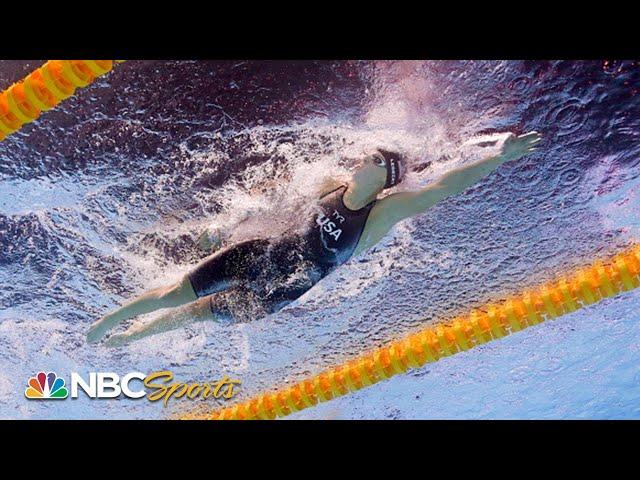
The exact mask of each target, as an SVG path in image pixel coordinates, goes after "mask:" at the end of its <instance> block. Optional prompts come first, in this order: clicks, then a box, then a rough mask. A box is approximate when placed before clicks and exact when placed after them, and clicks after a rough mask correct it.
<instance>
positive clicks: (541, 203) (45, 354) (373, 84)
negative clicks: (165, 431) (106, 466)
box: [0, 61, 640, 419]
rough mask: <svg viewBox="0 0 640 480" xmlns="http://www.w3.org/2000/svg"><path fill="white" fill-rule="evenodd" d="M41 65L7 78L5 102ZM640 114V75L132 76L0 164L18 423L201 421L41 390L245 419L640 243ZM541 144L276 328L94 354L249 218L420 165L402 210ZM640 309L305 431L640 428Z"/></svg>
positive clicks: (309, 298)
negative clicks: (136, 376)
mask: <svg viewBox="0 0 640 480" xmlns="http://www.w3.org/2000/svg"><path fill="white" fill-rule="evenodd" d="M40 63H41V62H36V61H24V62H20V61H0V88H6V87H8V86H9V85H10V84H11V83H12V82H14V81H17V80H19V79H20V78H23V77H24V76H25V75H26V74H27V73H28V72H30V71H31V70H33V69H34V68H37V67H38V66H39V65H40ZM639 91H640V66H639V65H638V63H637V62H632V61H623V62H621V61H601V62H595V61H594V62H565V61H545V62H533V61H446V62H445V61H420V62H389V61H385V62H369V61H367V62H326V61H319V62H266V61H262V62H240V61H238V62H231V61H224V62H209V61H207V62H203V61H129V62H126V63H124V64H121V65H117V66H116V67H115V68H114V70H113V71H112V72H111V73H110V74H108V75H106V76H105V77H101V78H100V79H98V80H97V81H96V83H95V84H94V85H92V86H91V87H89V88H87V89H84V90H82V91H79V92H78V94H77V95H76V96H74V97H73V98H71V99H69V100H67V101H66V102H64V103H63V104H62V105H60V107H58V108H56V109H55V110H52V111H50V112H47V113H46V114H43V116H42V117H41V119H40V120H38V121H37V122H35V123H33V124H30V125H27V126H25V127H24V128H23V129H22V130H21V131H20V132H19V133H17V134H14V135H12V136H11V137H9V138H8V139H6V140H5V141H3V142H2V143H0V244H1V245H0V247H1V248H0V285H2V288H1V289H0V418H165V417H167V416H170V415H173V414H175V413H179V412H180V411H184V410H185V409H189V408H190V407H192V406H193V402H189V401H188V400H176V401H175V402H171V403H169V405H168V407H163V406H162V405H161V404H160V403H151V402H148V401H146V400H129V399H119V400H90V399H87V398H82V397H81V398H79V399H77V400H70V399H67V400H65V401H58V402H34V401H27V400H26V399H25V398H24V389H25V388H26V382H27V379H28V378H29V377H30V376H32V375H34V374H35V373H36V372H37V371H39V370H41V369H45V370H47V371H49V370H53V371H56V372H58V373H59V374H61V375H63V376H65V375H67V377H68V372H71V371H76V372H79V373H81V374H83V375H86V374H88V373H89V372H92V371H112V372H119V373H120V374H124V373H127V372H130V371H142V372H149V373H150V372H152V371H156V370H171V371H172V372H173V373H174V375H175V376H176V378H179V379H182V380H184V381H186V382H191V381H207V380H212V379H216V378H219V377H220V375H221V374H227V375H229V376H231V377H237V378H240V379H241V380H242V388H241V390H240V398H246V397H248V396H251V395H252V394H255V393H257V392H259V391H262V390H263V389H266V388H271V387H273V386H276V385H283V384H285V383H286V382H290V381H295V380H299V379H301V378H303V377H305V376H307V375H309V374H312V373H316V372H318V371H320V370H321V369H323V368H326V367H328V366H331V365H333V364H335V363H337V362H342V361H344V360H347V359H349V358H352V357H353V356H355V355H357V354H359V353H361V352H362V351H363V350H368V349H371V348H374V347H377V346H380V345H382V344H384V343H385V342H386V341H389V340H391V339H394V338H397V337H399V336H401V335H403V334H404V333H407V332H410V331H413V330H415V329H416V328H419V327H422V326H425V325H429V324H432V323H435V322H437V321H438V320H439V319H446V318H449V317H451V316H452V315H454V314H455V313H458V312H463V311H467V310H469V309H470V308H473V307H475V306H479V305H482V304H485V303H487V302H489V301H493V300H498V299H500V298H502V297H504V296H506V295H508V294H510V293H516V292H519V291H521V290H522V289H524V288H526V287H529V286H533V285H536V284H538V283H541V282H543V281H546V280H548V279H551V278H553V276H554V275H555V274H556V273H557V272H560V271H564V270H567V269H571V268H573V267H576V266H580V265H585V264H588V263H591V261H592V259H594V258H601V257H606V256H608V255H609V254H611V253H613V252H616V251H618V250H620V249H621V248H623V247H625V246H627V245H630V244H632V243H635V242H637V241H638V239H639V238H640V215H639V214H638V212H640V208H639V207H640V181H639V174H640V166H639V164H640V142H639V139H640V96H639V95H638V92H639ZM530 130H537V131H539V132H542V133H543V135H544V140H543V142H542V145H541V148H540V150H539V151H537V152H536V153H535V154H532V155H529V156H527V157H525V158H523V159H521V160H520V161H518V162H512V163H508V164H505V165H503V166H502V167H501V168H500V169H499V170H498V171H497V172H495V173H494V174H492V175H491V176H489V177H487V178H486V179H484V180H483V181H482V182H480V183H479V184H477V185H475V186H474V187H472V188H470V189H468V190H467V191H466V192H464V193H463V194H461V195H459V196H458V197H455V198H452V199H448V200H446V201H444V202H443V203H441V204H440V205H438V206H436V207H434V208H433V209H431V210H430V211H428V212H426V213H424V214H423V215H420V216H418V217H416V218H414V219H411V220H409V221H405V222H403V223H401V224H399V225H397V226H396V227H395V228H394V230H393V231H392V232H391V233H390V234H389V235H388V236H387V237H386V238H385V239H384V240H383V242H381V244H380V245H379V246H377V247H376V248H374V249H372V250H371V251H370V252H367V253H365V254H364V255H362V256H360V257H359V258H356V259H353V260H352V261H350V262H349V263H348V264H346V265H345V266H343V267H342V268H341V269H339V270H338V271H336V272H334V273H332V274H331V275H330V276H329V277H327V278H326V279H324V280H323V281H322V282H321V283H320V284H318V285H316V287H314V288H313V289H312V290H311V291H309V292H307V293H306V294H305V295H304V296H303V297H302V298H301V299H299V300H298V301H296V302H294V303H293V304H291V305H290V306H288V307H287V308H285V309H284V310H282V311H281V312H279V313H277V314H275V315H272V316H270V317H268V318H266V319H263V320H259V321H254V322H250V323H244V324H235V325H218V324H215V323H210V322H208V323H201V324H195V325H192V326H189V327H187V328H184V329H180V330H176V331H173V332H170V333H167V334H164V335H158V336H154V337H150V338H148V339H145V340H142V341H140V342H138V343H135V344H132V345H131V346H128V347H125V348H119V349H109V348H107V347H105V346H104V345H86V344H85V341H84V338H85V335H86V332H87V329H88V327H89V325H90V324H91V323H92V322H93V321H95V319H96V318H98V317H99V316H101V315H103V314H104V313H105V312H106V311H108V310H110V309H112V308H114V307H116V306H118V305H119V304H120V303H122V302H123V301H125V300H126V299H128V298H130V297H131V296H133V295H135V294H139V293H142V292H143V291H144V290H146V289H149V288H153V287H157V286H161V285H164V284H166V283H169V282H172V281H175V280H177V279H178V278H180V276H181V275H183V274H184V273H185V272H187V271H188V270H189V269H190V267H191V266H193V265H194V264H195V263H196V262H197V261H198V260H199V259H200V258H201V257H202V256H203V255H204V253H203V252H202V251H201V250H200V249H199V248H198V246H197V237H198V235H199V234H200V233H201V232H202V230H203V229H205V228H213V227H218V226H233V225H234V224H236V223H238V222H239V220H240V219H241V218H244V217H245V216H249V217H250V218H251V219H252V220H253V221H254V223H255V225H256V228H258V230H260V229H276V228H280V229H283V230H286V229H287V228H288V227H290V226H291V225H290V224H291V222H292V221H294V220H295V215H291V214H290V212H295V211H296V208H297V207H298V206H299V205H300V204H302V203H304V202H305V201H306V200H307V199H309V198H310V197H311V196H313V195H315V194H316V192H317V190H318V188H320V185H321V183H322V180H323V178H325V177H326V176H337V177H340V178H342V177H345V176H346V175H347V172H348V171H349V167H350V166H351V165H352V164H353V162H354V161H356V159H357V158H358V157H359V156H361V155H362V154H363V152H365V151H366V150H367V149H370V148H372V147H378V146H380V147H387V148H398V149H400V150H402V151H403V152H404V153H405V154H406V155H407V156H408V158H409V159H410V164H411V165H410V166H411V168H410V172H409V174H408V177H407V179H406V181H405V182H403V184H401V185H400V186H399V187H398V188H397V190H404V189H411V188H417V187H419V186H422V185H427V184H428V183H429V182H430V181H432V180H433V179H435V178H437V177H438V176H439V175H442V174H443V173H445V172H447V171H449V170H451V169H453V168H457V167H459V166H460V165H462V164H464V163H465V162H467V161H470V160H472V159H477V158H478V157H479V156H483V155H490V154H492V153H494V152H495V150H496V148H497V146H498V145H499V143H500V141H501V139H502V138H504V134H505V133H506V132H508V131H513V132H517V133H521V132H526V131H530ZM487 140H492V141H496V142H497V143H496V145H493V146H492V145H489V143H491V142H487ZM638 307H640V293H638V292H629V293H626V294H623V295H620V296H618V297H616V298H613V299H608V300H605V301H603V302H601V303H600V304H597V305H594V306H591V307H588V308H585V309H583V310H581V311H579V312H576V313H573V314H571V315H567V316H564V317H561V318H559V319H557V320H554V321H552V322H548V323H546V324H542V325H539V326H536V327H533V328H530V329H527V330H525V331H523V332H520V333H518V334H514V335H512V336H509V337H507V338H505V339H502V340H500V341H496V342H492V343H490V344H487V345H483V346H481V347H479V348H475V349H473V350H470V351H467V352H464V353H461V354H458V355H455V356H453V357H449V358H446V359H443V360H441V361H439V362H437V363H435V364H429V365H427V366H425V367H423V368H422V369H419V370H417V371H415V372H412V373H409V374H407V375H403V376H399V377H395V378H393V379H391V380H389V381H386V382H383V383H381V384H378V385H376V386H374V387H372V388H369V389H367V390H363V391H360V392H357V393H356V394H354V395H351V396H349V397H345V398H342V399H339V400H335V401H332V402H329V403H327V404H323V405H321V406H319V407H316V408H314V409H310V410H306V411H304V412H300V413H298V414H296V415H294V416H292V417H290V418H338V419H341V418H379V419H391V418H638V417H640V370H639V369H638V367H637V366H638V365H640V326H638V324H639V323H640V322H638V318H639V317H638V313H637V312H638V311H639V308H638ZM145 320H148V318H146V319H139V320H135V321H134V322H133V323H135V322H138V321H145ZM131 324H132V322H128V323H127V324H126V325H125V326H123V327H121V328H126V327H127V326H129V325H131ZM119 331H121V330H119ZM207 404H208V405H211V407H214V406H215V405H217V404H216V403H214V401H212V400H209V401H208V403H207Z"/></svg>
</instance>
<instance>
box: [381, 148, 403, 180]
mask: <svg viewBox="0 0 640 480" xmlns="http://www.w3.org/2000/svg"><path fill="white" fill-rule="evenodd" d="M374 156H376V157H377V160H378V165H380V166H383V165H382V163H384V168H385V171H386V178H385V182H384V188H391V187H395V186H396V185H397V184H399V183H400V182H401V181H402V177H403V176H404V172H405V164H404V159H403V157H402V155H400V154H399V153H398V152H392V151H389V150H382V149H381V148H379V149H378V152H377V155H374ZM380 157H382V162H381V161H380Z"/></svg>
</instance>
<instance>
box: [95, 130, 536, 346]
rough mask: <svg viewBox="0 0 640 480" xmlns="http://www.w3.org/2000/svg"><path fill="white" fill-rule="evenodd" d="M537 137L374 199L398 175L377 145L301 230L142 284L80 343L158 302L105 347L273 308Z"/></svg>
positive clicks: (398, 161)
mask: <svg viewBox="0 0 640 480" xmlns="http://www.w3.org/2000/svg"><path fill="white" fill-rule="evenodd" d="M540 138H541V137H540V135H539V134H538V133H536V132H530V133H527V134H524V135H520V136H516V135H513V134H510V135H509V137H508V138H507V139H506V140H505V141H504V143H503V145H502V149H501V152H500V154H498V155H497V156H494V157H489V158H486V159H484V160H480V161H477V162H475V163H471V164H468V165H465V166H464V167H462V168H459V169H457V170H453V171H450V172H448V173H447V174H446V175H444V176H443V177H441V178H440V179H439V180H438V181H437V182H435V183H433V184H431V185H429V186H427V187H426V188H423V189H420V190H417V191H414V192H399V193H393V194H391V195H388V196H386V197H384V198H382V199H380V200H378V199H377V196H378V194H380V193H381V192H382V191H383V190H385V189H388V188H391V187H394V186H395V185H397V184H398V183H400V182H401V181H402V177H403V173H404V168H405V167H404V162H403V158H402V156H401V155H400V154H399V153H396V152H390V151H385V150H381V149H380V150H378V151H377V152H375V153H374V154H372V155H369V156H367V157H366V158H365V159H364V160H363V161H362V162H361V163H360V165H359V166H358V167H357V168H356V169H355V171H354V173H353V174H352V177H351V179H350V181H349V182H347V184H346V185H345V184H337V183H335V182H334V183H333V186H332V188H330V189H328V190H327V191H325V193H324V194H323V195H322V196H321V197H320V199H319V201H318V203H317V205H316V206H315V208H314V212H315V213H314V214H313V215H312V216H311V218H309V221H308V222H307V224H306V228H305V230H303V231H302V232H291V233H290V234H289V235H288V236H285V237H281V238H277V239H266V238H256V239H252V240H248V241H243V242H239V243H235V244H232V245H229V246H225V247H224V248H221V249H219V250H218V251H217V252H215V253H213V254H211V255H210V256H208V257H206V258H205V259H204V260H202V261H201V262H200V263H199V264H198V265H197V266H196V267H195V268H194V269H193V270H192V271H190V272H189V273H187V274H186V275H185V276H184V277H183V278H182V280H180V281H179V282H177V283H175V284H173V285H169V286H166V287H161V288H156V289H154V290H150V291H148V292H147V293H145V294H143V295H141V296H139V297H137V298H136V299H134V300H132V301H131V302H129V303H127V304H126V305H124V306H122V307H121V308H119V309H117V310H115V311H113V312H111V313H109V314H107V315H105V316H104V317H102V318H101V319H100V320H98V321H97V322H95V323H94V324H93V325H92V326H91V329H90V330H89V333H88V334H87V342H89V343H94V342H98V341H99V340H100V339H102V338H103V337H104V336H105V334H106V333H107V332H108V331H109V330H110V329H111V328H113V327H115V326H116V325H118V324H119V323H120V322H122V321H124V320H127V319H130V318H133V317H136V316H138V315H143V314H146V313H150V312H153V311H156V310H160V309H165V308H173V309H174V310H172V311H170V312H168V313H165V314H163V315H160V316H159V317H158V318H156V319H154V320H152V321H151V322H149V323H147V324H145V325H142V326H134V327H131V328H129V330H127V331H126V332H124V333H117V334H113V335H111V336H110V337H109V338H108V339H107V341H106V345H108V346H112V347H117V346H121V345H125V344H127V343H130V342H132V341H135V340H139V339H141V338H144V337H147V336H150V335H155V334H158V333H162V332H166V331H168V330H173V329H176V328H179V327H183V326H185V325H187V324H189V323H192V322H196V321H205V320H215V321H228V320H235V321H243V320H251V319H258V318H262V317H265V316H267V315H269V314H271V313H274V312H276V311H278V310H280V309H281V308H283V307H284V306H285V305H287V304H288V303H291V302H292V301H294V300H296V299H297V298H299V297H300V296H302V295H303V294H304V293H305V292H306V291H307V290H309V289H310V288H311V287H312V286H313V285H314V284H315V283H317V282H318V281H320V280H321V279H322V278H323V277H325V276H326V275H328V274H329V273H330V272H331V271H332V270H334V269H335V268H336V267H338V266H340V265H342V264H343V263H345V262H346V261H347V260H349V258H351V257H354V256H357V255H359V254H360V253H362V252H364V251H366V250H368V249H369V248H371V247H373V246H374V245H376V244H377V243H378V242H379V241H380V240H381V239H382V238H383V237H384V236H385V235H386V234H387V233H388V232H389V231H390V230H391V228H392V227H393V226H394V225H395V224H396V223H398V222H400V221H402V220H404V219H407V218H410V217H412V216H414V215H418V214H420V213H422V212H424V211H426V210H428V209H429V208H431V207H433V206H434V205H436V204H437V203H438V202H440V201H442V200H444V199H445V198H447V197H450V196H453V195H456V194H458V193H461V192H462V191H464V190H465V189H467V188H468V187H470V186H471V185H473V184H475V183H476V182H478V181H479V180H480V179H482V178H483V177H485V176H487V175H488V174H490V173H491V172H493V171H494V170H495V169H497V168H498V167H499V166H500V165H502V164H503V163H505V162H508V161H512V160H517V159H519V158H521V157H523V156H524V155H526V154H527V153H529V152H532V151H534V150H535V149H536V147H535V145H536V144H537V143H538V142H539V141H540ZM301 273H302V275H301ZM176 307H180V308H176Z"/></svg>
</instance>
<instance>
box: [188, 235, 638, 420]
mask: <svg viewBox="0 0 640 480" xmlns="http://www.w3.org/2000/svg"><path fill="white" fill-rule="evenodd" d="M639 286H640V245H636V246H634V247H631V248H629V249H627V250H626V251H623V252H622V253H620V254H618V255H616V256H615V257H613V258H612V259H611V260H610V261H609V262H602V261H598V262H595V263H594V264H593V265H591V266H590V267H588V268H583V269H580V270H577V271H575V272H573V273H571V274H566V275H562V276H560V277H558V279H557V281H555V282H549V283H547V284H544V285H541V286H539V287H537V288H534V289H531V290H528V291H526V292H524V293H522V294H520V295H517V296H514V297H511V298H508V299H506V300H505V301H503V302H501V303H499V304H490V305H487V306H486V307H485V308H480V309H478V310H474V311H472V312H471V313H469V314H468V315H466V316H462V317H458V318H455V319H453V320H452V321H451V322H448V323H446V324H440V325H436V326H432V327H428V328H425V329H423V330H421V331H418V332H416V333H413V334H410V335H407V336H406V337H404V338H402V339H400V340H396V341H394V342H391V343H389V344H388V345H386V346H384V347H381V348H378V349H376V350H373V351H371V352H368V353H365V354H363V355H361V356H359V357H357V358H355V359H353V360H351V361H349V362H346V363H344V364H342V365H338V366H337V367H333V368H330V369H328V370H325V371H323V372H321V373H319V374H317V375H314V376H312V377H309V378H307V379H305V380H302V381H300V382H298V383H296V384H294V385H291V386H289V387H288V388H285V389H282V390H278V391H273V392H268V393H262V394H260V395H257V396H255V397H253V398H251V399H249V400H247V401H244V402H242V403H238V404H236V405H233V406H230V407H228V408H224V409H221V410H217V411H214V412H213V413H205V414H202V413H198V412H196V413H189V414H186V415H183V416H182V417H181V418H183V419H190V420H195V419H212V420H250V419H263V420H267V419H275V418H277V417H284V416H286V415H289V414H291V413H293V412H297V411H300V410H303V409H305V408H309V407H312V406H314V405H316V404H317V403H319V402H326V401H328V400H331V399H333V398H337V397H340V396H343V395H347V394H348V393H350V392H353V391H355V390H359V389H361V388H364V387H368V386H370V385H373V384H375V383H377V382H380V381H382V380H385V379H387V378H390V377H393V376H394V375H397V374H399V373H404V372H406V371H407V370H409V369H412V368H419V367H421V366H423V365H424V364H425V363H428V362H435V361H437V360H438V359H440V358H442V357H446V356H448V355H452V354H454V353H457V352H459V351H462V350H468V349H470V348H473V347H474V346H476V345H480V344H482V343H486V342H489V341H491V340H495V339H498V338H502V337H504V336H505V335H509V334H511V333H514V332H517V331H520V330H522V329H524V328H527V327H530V326H533V325H537V324H538V323H540V322H543V321H545V320H549V319H552V318H555V317H559V316H561V315H564V314H567V313H571V312H574V311H576V310H578V309H579V308H581V307H584V306H587V305H591V304H593V303H596V302H598V301H600V300H602V299H604V298H607V297H611V296H613V295H616V294H618V293H620V292H623V291H629V290H632V289H634V288H637V287H639Z"/></svg>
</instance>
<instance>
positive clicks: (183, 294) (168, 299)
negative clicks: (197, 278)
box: [158, 275, 198, 307]
mask: <svg viewBox="0 0 640 480" xmlns="http://www.w3.org/2000/svg"><path fill="white" fill-rule="evenodd" d="M197 298H198V296H197V295H196V293H195V291H194V290H193V287H192V286H191V280H189V276H188V275H185V276H184V277H182V279H181V280H180V281H178V282H177V283H175V284H173V285H171V286H169V287H166V288H165V289H164V290H163V291H162V292H161V293H160V295H159V296H158V300H159V301H160V302H161V303H162V305H163V306H164V307H173V306H178V305H182V304H184V303H186V302H189V301H192V300H195V299H197Z"/></svg>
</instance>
